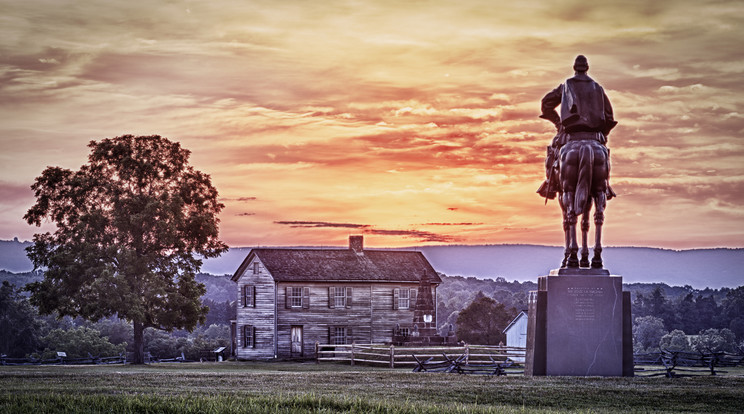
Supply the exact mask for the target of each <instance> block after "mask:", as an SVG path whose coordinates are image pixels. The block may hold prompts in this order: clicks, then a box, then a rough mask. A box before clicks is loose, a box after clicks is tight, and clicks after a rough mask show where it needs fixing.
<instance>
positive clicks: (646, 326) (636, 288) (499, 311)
mask: <svg viewBox="0 0 744 414" xmlns="http://www.w3.org/2000/svg"><path fill="white" fill-rule="evenodd" d="M440 276H441V278H442V284H441V285H440V286H439V288H438V289H437V321H438V323H439V330H440V332H446V331H447V330H448V329H449V326H450V325H451V326H452V327H453V328H454V329H455V331H456V333H457V336H458V339H462V340H464V341H465V342H469V343H473V344H475V343H478V344H493V345H495V344H498V343H500V342H504V343H505V342H506V338H505V336H504V335H503V333H502V331H503V330H504V329H505V328H506V327H507V325H508V324H509V323H510V322H511V320H512V319H513V318H514V317H515V316H516V315H517V314H518V313H519V311H522V310H525V311H526V310H527V307H528V295H529V291H531V290H537V284H536V283H534V282H518V281H512V282H509V281H507V280H506V279H505V278H503V277H497V278H495V279H477V278H474V277H462V276H446V275H440ZM623 289H624V290H627V291H630V292H631V311H632V315H633V320H634V321H633V337H634V350H635V352H646V351H657V350H659V349H660V347H663V348H666V349H674V350H698V349H699V350H704V349H705V350H709V351H714V352H716V351H724V350H725V351H727V352H732V353H744V350H743V349H742V348H744V286H740V287H737V288H735V289H731V288H722V289H710V288H706V289H702V290H698V289H693V288H692V287H690V286H668V285H666V284H663V283H633V284H626V285H624V287H623Z"/></svg>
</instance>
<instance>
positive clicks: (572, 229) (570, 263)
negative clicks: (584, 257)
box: [563, 192, 579, 267]
mask: <svg viewBox="0 0 744 414" xmlns="http://www.w3.org/2000/svg"><path fill="white" fill-rule="evenodd" d="M563 197H564V199H563V203H564V204H565V206H566V220H565V221H566V223H567V225H568V231H567V235H566V239H567V240H566V242H567V243H568V260H567V262H566V267H579V256H578V252H579V244H578V243H577V242H576V213H575V212H574V211H573V199H574V193H573V192H565V193H563Z"/></svg>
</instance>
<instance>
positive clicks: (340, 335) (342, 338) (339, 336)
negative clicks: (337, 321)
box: [330, 326, 346, 345]
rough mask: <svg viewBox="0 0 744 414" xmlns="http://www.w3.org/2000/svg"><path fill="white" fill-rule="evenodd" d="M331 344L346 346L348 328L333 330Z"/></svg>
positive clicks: (338, 327) (335, 328) (334, 328)
mask: <svg viewBox="0 0 744 414" xmlns="http://www.w3.org/2000/svg"><path fill="white" fill-rule="evenodd" d="M330 339H331V344H332V345H345V344H346V328H345V327H340V326H334V327H332V328H331V338H330Z"/></svg>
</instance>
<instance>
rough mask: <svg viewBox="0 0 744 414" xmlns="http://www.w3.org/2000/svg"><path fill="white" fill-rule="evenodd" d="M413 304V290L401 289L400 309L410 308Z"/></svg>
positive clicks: (399, 297)
mask: <svg viewBox="0 0 744 414" xmlns="http://www.w3.org/2000/svg"><path fill="white" fill-rule="evenodd" d="M410 305H411V291H410V290H408V289H401V290H400V296H398V309H408V308H409V307H410Z"/></svg>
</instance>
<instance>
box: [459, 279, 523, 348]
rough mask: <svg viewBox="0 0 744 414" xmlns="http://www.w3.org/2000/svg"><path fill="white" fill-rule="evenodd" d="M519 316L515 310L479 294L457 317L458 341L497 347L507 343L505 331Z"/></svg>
mask: <svg viewBox="0 0 744 414" xmlns="http://www.w3.org/2000/svg"><path fill="white" fill-rule="evenodd" d="M516 315H517V310H516V309H515V308H510V309H507V308H506V306H505V305H504V304H503V303H498V302H496V301H495V300H494V299H492V298H489V297H488V296H486V295H484V294H483V292H478V293H477V294H476V295H475V298H474V299H473V301H472V302H471V303H470V305H468V306H467V307H466V308H465V309H463V310H462V311H460V313H459V315H457V339H459V340H461V341H465V342H467V343H470V344H478V345H497V344H499V343H501V342H505V341H506V335H504V333H503V330H504V329H506V327H507V325H509V322H511V320H512V319H514V317H515V316H516Z"/></svg>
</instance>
